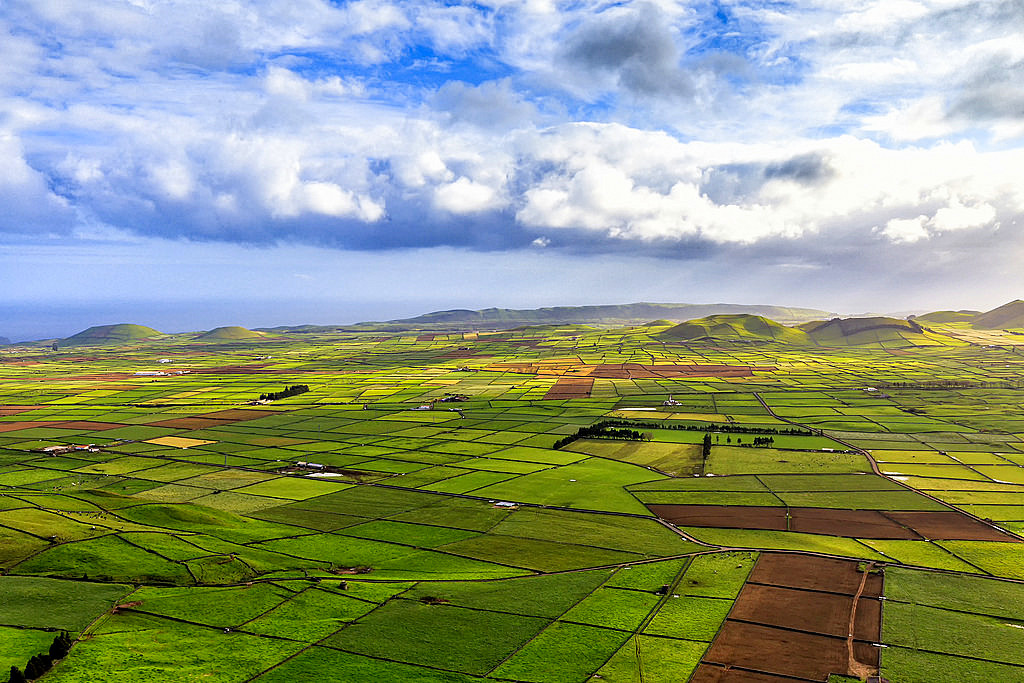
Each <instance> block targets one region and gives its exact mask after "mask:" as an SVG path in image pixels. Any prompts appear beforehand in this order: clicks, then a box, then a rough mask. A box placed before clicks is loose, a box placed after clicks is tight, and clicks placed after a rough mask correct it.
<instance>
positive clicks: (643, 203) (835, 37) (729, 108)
mask: <svg viewBox="0 0 1024 683" xmlns="http://www.w3.org/2000/svg"><path fill="white" fill-rule="evenodd" d="M0 34H2V35H0V286H2V290H0V291H3V292H4V294H5V296H4V297H3V298H2V299H0V336H7V337H10V338H12V339H28V338H44V337H52V336H64V335H67V334H71V333H73V332H75V331H77V330H79V329H81V328H82V327H84V326H88V325H91V324H103V323H113V322H138V323H143V324H150V325H153V326H156V327H158V329H162V330H164V331H168V332H174V331H188V330H196V329H208V328H210V327H213V326H216V325H227V324H242V325H247V326H272V325H282V324H301V323H321V324H332V323H348V322H355V321H359V320H382V319H391V318H397V317H403V316H410V315H415V314H418V313H423V312H426V311H429V310H437V309H449V308H483V307H488V306H503V307H516V308H529V307H535V306H549V305H574V304H598V303H627V302H632V301H661V302H689V303H710V302H729V303H750V304H755V303H758V304H777V305H790V306H806V307H813V308H821V309H825V310H828V311H836V312H841V313H856V312H864V311H882V312H887V311H909V310H917V311H924V310H934V309H946V308H953V309H958V308H972V309H988V308H993V307H995V306H997V305H999V304H1002V303H1005V302H1006V301H1009V300H1011V299H1015V298H1018V297H1019V296H1021V295H1022V292H1024V268H1021V267H1020V264H1021V263H1022V257H1024V239H1022V238H1024V235H1022V232H1024V182H1021V178H1024V0H981V1H967V0H793V1H786V0H717V1H689V2H669V1H665V0H644V1H642V2H630V1H622V2H591V1H590V0H573V1H571V2H554V1H552V0H522V1H514V0H481V1H479V2H468V3H459V2H428V1H394V0H356V1H354V2H332V1H329V0H289V2H277V1H273V2H271V1H270V0H266V1H264V0H251V1H249V2H241V1H238V0H218V2H214V3H211V2H207V1H205V0H204V1H202V2H200V1H198V0H195V1H193V0H90V1H89V2H77V3H68V2H67V1H66V0H5V1H4V2H2V3H0Z"/></svg>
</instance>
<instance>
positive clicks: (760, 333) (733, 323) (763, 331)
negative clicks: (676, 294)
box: [658, 314, 810, 344]
mask: <svg viewBox="0 0 1024 683" xmlns="http://www.w3.org/2000/svg"><path fill="white" fill-rule="evenodd" d="M658 336H659V337H661V338H662V339H678V340H691V339H709V338H710V339H731V340H736V339H740V340H746V341H777V342H782V343H784V344H808V343H810V338H809V337H808V336H807V333H806V332H804V331H803V330H800V329H796V328H793V327H786V326H785V325H782V324H780V323H777V322H775V321H774V320H769V319H768V318H765V317H762V316H759V315H728V314H727V315H711V316H708V317H706V318H698V319H696V320H690V321H687V322H685V323H681V324H679V325H676V326H675V327H671V328H669V329H667V330H665V331H664V332H662V333H661V334H659V335H658Z"/></svg>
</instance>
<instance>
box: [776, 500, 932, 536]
mask: <svg viewBox="0 0 1024 683" xmlns="http://www.w3.org/2000/svg"><path fill="white" fill-rule="evenodd" d="M789 514H790V520H789V530H790V531H802V532H804V533H808V534H825V535H826V536H846V537H849V538H878V539H893V540H908V541H920V540H922V537H921V536H920V535H919V534H916V533H914V532H913V531H912V530H910V529H907V528H905V527H903V526H902V525H900V524H897V523H896V522H894V521H893V520H891V519H889V518H888V517H886V516H885V515H883V514H882V513H881V512H878V511H877V510H831V509H827V508H790V510H789Z"/></svg>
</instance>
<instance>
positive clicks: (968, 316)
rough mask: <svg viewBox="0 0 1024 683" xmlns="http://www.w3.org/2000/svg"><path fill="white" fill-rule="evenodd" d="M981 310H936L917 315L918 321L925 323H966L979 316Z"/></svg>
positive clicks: (916, 319)
mask: <svg viewBox="0 0 1024 683" xmlns="http://www.w3.org/2000/svg"><path fill="white" fill-rule="evenodd" d="M978 314H979V311H934V312H932V313H925V314H924V315H918V316H915V317H914V318H913V319H914V320H915V321H917V322H925V323H966V322H971V321H972V320H974V319H975V318H976V317H978Z"/></svg>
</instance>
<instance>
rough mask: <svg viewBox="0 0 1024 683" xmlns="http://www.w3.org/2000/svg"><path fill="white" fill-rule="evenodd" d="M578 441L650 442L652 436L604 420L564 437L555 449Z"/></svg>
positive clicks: (556, 443) (555, 445)
mask: <svg viewBox="0 0 1024 683" xmlns="http://www.w3.org/2000/svg"><path fill="white" fill-rule="evenodd" d="M576 439H621V440H624V441H650V440H651V435H650V434H642V433H640V432H638V431H636V430H635V429H628V428H621V427H620V425H619V424H617V423H615V422H612V421H609V420H602V421H601V422H598V423H596V424H592V425H590V426H588V427H580V428H579V429H577V430H576V433H575V434H570V435H569V436H565V437H562V438H561V439H559V440H558V441H556V442H555V443H554V446H553V448H555V449H559V448H561V447H562V446H568V445H569V444H571V443H572V442H573V441H575V440H576Z"/></svg>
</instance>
